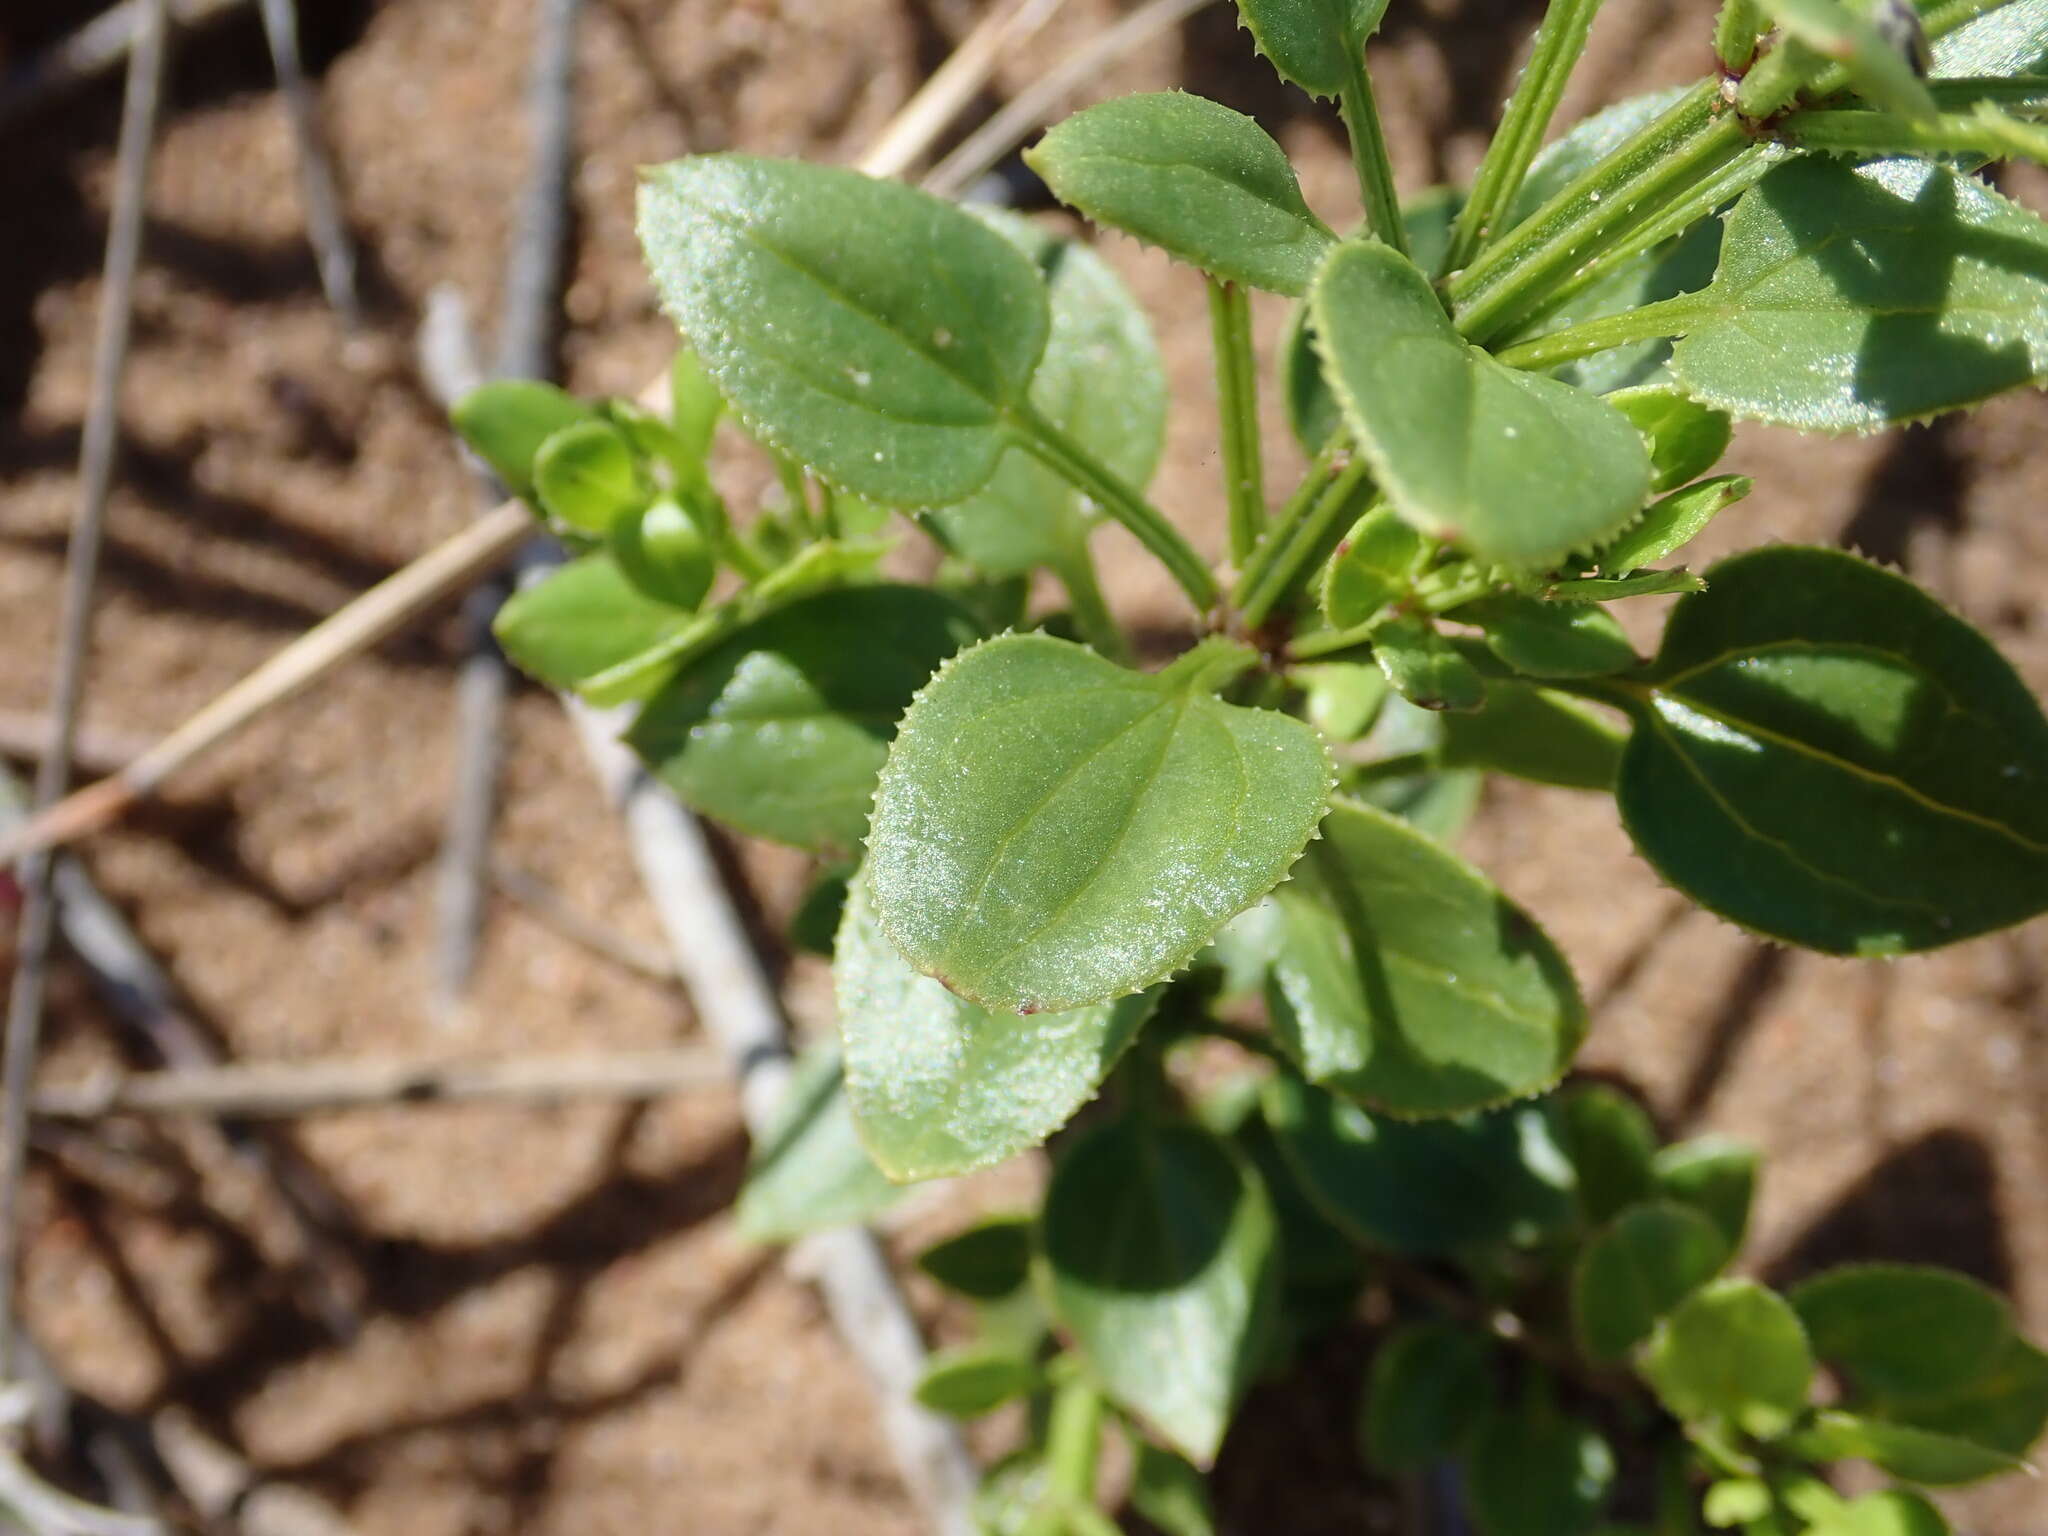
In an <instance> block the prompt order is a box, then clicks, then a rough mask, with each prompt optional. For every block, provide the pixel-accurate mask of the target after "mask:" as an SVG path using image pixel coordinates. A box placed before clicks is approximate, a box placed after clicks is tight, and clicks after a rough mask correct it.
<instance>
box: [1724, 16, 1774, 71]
mask: <svg viewBox="0 0 2048 1536" xmlns="http://www.w3.org/2000/svg"><path fill="white" fill-rule="evenodd" d="M1763 30H1764V11H1763V6H1762V5H1760V4H1758V0H1721V14H1720V15H1719V16H1718V17H1716V18H1715V20H1714V53H1715V55H1716V57H1718V58H1719V59H1720V60H1721V65H1722V67H1723V68H1724V69H1729V70H1734V71H1737V72H1740V71H1742V70H1745V69H1747V68H1749V61H1750V60H1751V59H1753V58H1755V57H1756V40H1757V38H1758V37H1759V36H1761V35H1762V33H1763Z"/></svg>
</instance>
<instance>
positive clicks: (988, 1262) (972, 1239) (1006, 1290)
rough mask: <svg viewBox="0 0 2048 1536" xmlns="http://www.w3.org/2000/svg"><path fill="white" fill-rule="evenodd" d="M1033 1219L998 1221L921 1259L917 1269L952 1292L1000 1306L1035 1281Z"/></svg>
mask: <svg viewBox="0 0 2048 1536" xmlns="http://www.w3.org/2000/svg"><path fill="white" fill-rule="evenodd" d="M1031 1225H1032V1223H1031V1218H1030V1217H1028V1216H996V1217H992V1218H990V1219H989V1220H987V1221H984V1222H982V1223H980V1224H979V1225H978V1226H972V1227H969V1228H968V1229H967V1230H966V1231H965V1232H962V1233H960V1234H958V1235H957V1236H954V1237H949V1238H947V1239H946V1240H945V1241H944V1242H939V1243H934V1244H932V1246H931V1247H929V1248H927V1249H925V1251H924V1252H923V1253H920V1254H919V1255H918V1256H917V1267H918V1268H919V1269H921V1270H923V1271H924V1272H925V1273H926V1274H928V1275H930V1276H931V1277H932V1278H933V1279H934V1280H936V1281H938V1282H939V1284H941V1285H943V1286H944V1287H946V1289H947V1290H949V1291H958V1292H959V1293H960V1294H961V1295H962V1296H968V1297H972V1298H973V1299H974V1300H976V1301H999V1300H1001V1299H1002V1298H1003V1297H1005V1296H1008V1295H1011V1294H1013V1293H1014V1292H1016V1291H1018V1290H1020V1289H1022V1287H1023V1285H1024V1282H1025V1281H1026V1280H1028V1279H1030V1277H1031Z"/></svg>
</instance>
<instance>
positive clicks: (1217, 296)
mask: <svg viewBox="0 0 2048 1536" xmlns="http://www.w3.org/2000/svg"><path fill="white" fill-rule="evenodd" d="M1209 333H1210V338H1211V340H1212V342H1213V344H1214V346H1215V350H1216V396H1217V402H1216V403H1217V411H1218V414H1219V415H1220V417H1221V426H1222V438H1223V490H1224V496H1225V499H1226V501H1227V503H1228V505H1229V508H1230V558H1231V560H1232V561H1233V562H1234V563H1235V564H1237V565H1239V566H1242V565H1243V564H1244V562H1245V559H1246V558H1247V557H1248V556H1249V555H1250V554H1251V552H1252V546H1253V545H1255V544H1256V543H1258V539H1259V531H1260V530H1261V529H1262V528H1263V527H1264V526H1265V522H1266V504H1265V489H1264V484H1265V466H1264V463H1263V460H1262V456H1261V452H1260V443H1259V379H1258V363H1257V359H1256V358H1255V356H1254V355H1253V352H1252V307H1251V295H1250V294H1249V293H1248V292H1247V291H1246V290H1245V288H1244V287H1243V286H1242V285H1240V284H1237V283H1229V282H1225V281H1223V280H1222V279H1220V278H1216V277H1211V278H1210V279H1209Z"/></svg>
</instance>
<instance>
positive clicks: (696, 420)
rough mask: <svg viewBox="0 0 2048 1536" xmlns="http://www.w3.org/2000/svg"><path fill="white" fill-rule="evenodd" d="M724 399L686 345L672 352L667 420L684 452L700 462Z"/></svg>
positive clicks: (708, 451) (698, 358)
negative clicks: (673, 353) (673, 354)
mask: <svg viewBox="0 0 2048 1536" xmlns="http://www.w3.org/2000/svg"><path fill="white" fill-rule="evenodd" d="M724 414H725V396H724V395H722V394H720V393H719V392H718V385H717V383H716V381H714V380H713V379H712V377H711V375H710V374H709V373H708V372H706V371H705V368H704V360H703V359H702V358H700V357H698V356H697V354H696V353H695V352H693V351H692V350H691V349H690V347H689V345H688V343H685V344H683V345H681V346H679V347H677V348H676V355H675V358H674V360H673V361H672V362H670V364H669V368H668V419H669V425H670V426H671V427H673V428H674V429H675V433H676V437H677V438H678V440H680V441H681V443H682V445H683V447H684V449H685V450H687V451H688V452H689V453H690V454H691V455H692V456H693V457H695V458H696V459H698V460H699V461H700V462H701V461H702V460H703V459H704V458H705V456H706V455H708V454H709V453H710V452H711V439H712V436H713V435H714V434H715V433H716V432H717V431H718V418H719V417H721V416H723V415H724Z"/></svg>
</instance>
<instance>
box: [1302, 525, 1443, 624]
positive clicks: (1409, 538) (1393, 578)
mask: <svg viewBox="0 0 2048 1536" xmlns="http://www.w3.org/2000/svg"><path fill="white" fill-rule="evenodd" d="M1428 550H1429V546H1428V544H1427V543H1426V542H1425V541H1424V539H1423V537H1422V535H1421V534H1419V533H1417V532H1416V531H1415V529H1414V528H1413V527H1411V526H1410V525H1409V524H1407V523H1405V522H1403V521H1402V520H1401V517H1400V515H1399V514H1398V513H1396V512H1395V511H1394V510H1393V509H1392V508H1391V507H1375V508H1373V509H1372V510H1371V511H1370V512H1368V513H1366V514H1365V516H1363V517H1361V518H1360V519H1359V520H1358V521H1357V522H1355V523H1353V524H1352V525H1351V531H1350V532H1349V533H1347V534H1345V535H1344V537H1343V539H1342V540H1341V541H1339V543H1338V545H1337V552H1336V553H1335V554H1334V555H1332V556H1331V557H1330V563H1329V564H1328V565H1326V566H1324V567H1323V591H1322V604H1323V617H1324V618H1326V619H1328V620H1329V621H1330V627H1331V628H1332V629H1351V628H1354V627H1355V626H1357V625H1360V624H1364V623H1367V622H1369V621H1370V620H1372V619H1373V618H1375V617H1377V616H1378V614H1379V611H1380V610H1381V609H1382V608H1384V607H1386V606H1387V604H1389V603H1391V602H1393V601H1394V600H1395V599H1396V598H1400V597H1404V596H1406V595H1407V593H1408V591H1409V589H1410V588H1411V587H1413V586H1414V584H1415V578H1416V576H1417V575H1418V574H1419V573H1420V571H1421V569H1422V563H1423V559H1424V557H1425V556H1426V555H1427V554H1428Z"/></svg>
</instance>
